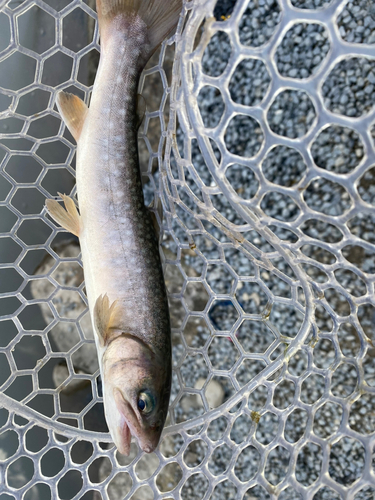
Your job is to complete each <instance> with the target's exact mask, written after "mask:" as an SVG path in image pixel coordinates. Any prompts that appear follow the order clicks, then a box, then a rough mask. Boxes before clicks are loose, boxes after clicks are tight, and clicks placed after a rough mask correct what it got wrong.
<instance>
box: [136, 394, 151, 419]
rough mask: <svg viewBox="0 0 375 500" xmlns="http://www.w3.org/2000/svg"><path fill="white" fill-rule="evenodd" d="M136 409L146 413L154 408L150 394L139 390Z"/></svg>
mask: <svg viewBox="0 0 375 500" xmlns="http://www.w3.org/2000/svg"><path fill="white" fill-rule="evenodd" d="M138 409H139V411H140V412H142V413H144V414H147V413H150V412H152V410H153V409H154V402H153V399H152V397H151V396H150V394H148V393H147V392H141V393H140V394H139V396H138Z"/></svg>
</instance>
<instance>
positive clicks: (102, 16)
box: [97, 0, 182, 55]
mask: <svg viewBox="0 0 375 500" xmlns="http://www.w3.org/2000/svg"><path fill="white" fill-rule="evenodd" d="M181 9H182V0H97V12H98V19H99V28H100V32H101V35H102V30H103V28H105V27H106V25H108V24H109V23H110V21H111V20H112V19H113V18H115V17H116V16H118V15H119V14H124V15H125V16H129V17H130V16H135V15H138V16H139V17H140V18H141V19H142V20H143V21H144V23H145V24H146V25H147V28H148V40H149V42H150V44H151V48H150V49H151V50H150V55H151V54H152V53H153V52H154V51H155V50H156V49H157V48H158V47H159V45H160V44H161V43H162V41H163V40H164V39H165V38H166V37H167V35H168V34H169V33H170V32H171V31H172V30H173V28H174V27H175V26H176V24H177V21H178V17H179V15H180V12H181Z"/></svg>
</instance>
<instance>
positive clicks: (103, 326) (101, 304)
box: [94, 294, 118, 347]
mask: <svg viewBox="0 0 375 500" xmlns="http://www.w3.org/2000/svg"><path fill="white" fill-rule="evenodd" d="M117 304H118V302H117V300H115V301H114V302H112V304H111V305H109V298H108V295H107V294H105V295H100V296H99V297H98V298H97V300H96V302H95V306H94V323H95V328H96V331H97V333H98V337H99V342H100V345H101V346H102V347H104V346H105V345H107V343H108V341H109V339H110V337H111V331H112V332H113V330H114V329H115V328H116V318H117Z"/></svg>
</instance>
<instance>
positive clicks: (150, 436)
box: [46, 0, 182, 455]
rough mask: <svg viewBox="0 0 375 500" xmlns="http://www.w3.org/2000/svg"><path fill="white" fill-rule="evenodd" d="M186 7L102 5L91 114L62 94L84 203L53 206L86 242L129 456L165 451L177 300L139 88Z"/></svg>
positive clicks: (107, 385)
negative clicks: (148, 169) (165, 267)
mask: <svg viewBox="0 0 375 500" xmlns="http://www.w3.org/2000/svg"><path fill="white" fill-rule="evenodd" d="M181 8H182V0H169V1H167V2H166V1H165V0H97V13H98V22H99V33H100V43H101V55H100V62H99V67H98V71H97V75H96V79H95V84H94V88H93V93H92V98H91V103H90V107H89V108H88V107H87V106H86V104H85V103H84V102H83V101H81V100H80V99H79V98H78V97H77V96H74V95H72V94H68V93H64V92H60V93H59V94H58V96H57V106H58V109H59V112H60V114H61V116H62V118H63V120H64V122H65V124H66V126H67V127H68V129H69V130H70V132H71V133H72V135H73V137H74V138H75V140H76V141H77V167H76V173H77V196H78V205H79V212H78V210H77V208H76V205H75V203H74V201H73V200H72V198H70V197H69V196H66V195H60V196H61V197H62V199H63V201H64V205H65V208H64V207H63V206H61V205H60V204H59V203H58V202H57V200H52V199H51V200H47V201H46V207H47V210H48V212H49V213H50V215H51V216H52V218H53V219H54V220H55V221H56V222H57V223H58V224H60V225H61V226H63V227H64V228H65V229H66V230H68V231H70V232H71V233H73V234H75V235H76V236H77V237H78V238H79V241H80V246H81V252H82V262H83V268H84V276H85V284H86V290H87V299H88V304H89V310H90V315H91V320H92V324H93V328H94V332H95V333H94V335H95V343H96V347H97V352H98V359H99V366H100V372H101V377H102V385H103V400H104V411H105V417H106V421H107V424H108V428H109V431H110V433H111V436H112V439H113V441H114V443H115V445H116V446H117V448H118V450H119V452H120V453H122V454H124V455H128V454H129V450H130V443H131V436H132V435H133V436H134V437H135V438H136V439H137V440H138V443H139V446H140V447H141V448H142V450H143V451H145V452H147V453H151V452H152V451H154V450H155V448H156V447H157V445H158V443H159V440H160V435H161V432H162V430H163V426H164V423H165V419H166V416H167V412H168V405H169V397H170V388H171V334H170V321H169V312H168V302H167V296H166V290H165V285H164V279H163V271H162V266H161V261H160V255H159V247H158V238H157V235H156V234H155V229H154V224H153V220H152V218H151V213H150V211H149V209H148V208H146V207H145V205H144V199H143V192H142V183H141V174H140V171H139V162H138V149H137V130H138V123H137V121H138V118H137V109H136V108H137V89H138V83H139V78H140V75H141V72H142V70H143V69H144V67H145V65H146V63H147V61H148V60H149V58H150V57H151V55H152V54H153V53H154V52H155V50H156V49H157V48H158V47H159V46H160V44H161V42H162V41H163V40H164V39H165V38H166V36H167V35H168V34H170V33H171V32H172V30H173V29H174V28H175V26H176V24H177V21H178V18H179V15H180V12H181Z"/></svg>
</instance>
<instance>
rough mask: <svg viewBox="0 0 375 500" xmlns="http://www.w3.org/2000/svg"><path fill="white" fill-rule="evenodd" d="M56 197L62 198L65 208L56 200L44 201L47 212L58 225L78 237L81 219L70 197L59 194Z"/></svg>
mask: <svg viewBox="0 0 375 500" xmlns="http://www.w3.org/2000/svg"><path fill="white" fill-rule="evenodd" d="M58 195H59V196H60V197H61V198H62V200H63V202H64V205H65V208H63V207H62V206H61V205H60V203H58V202H57V201H56V200H46V207H47V210H48V212H49V214H50V215H51V217H52V218H53V219H54V220H55V221H56V222H57V223H58V224H60V225H61V226H62V227H63V228H64V229H66V230H67V231H70V232H71V233H73V234H74V235H75V236H78V237H79V233H80V231H81V217H80V216H79V214H78V210H77V207H76V206H75V203H74V201H73V200H72V199H71V198H70V196H66V195H65V194H61V193H58Z"/></svg>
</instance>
